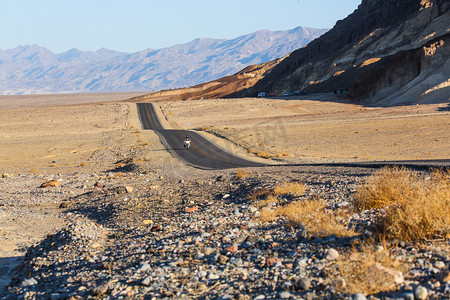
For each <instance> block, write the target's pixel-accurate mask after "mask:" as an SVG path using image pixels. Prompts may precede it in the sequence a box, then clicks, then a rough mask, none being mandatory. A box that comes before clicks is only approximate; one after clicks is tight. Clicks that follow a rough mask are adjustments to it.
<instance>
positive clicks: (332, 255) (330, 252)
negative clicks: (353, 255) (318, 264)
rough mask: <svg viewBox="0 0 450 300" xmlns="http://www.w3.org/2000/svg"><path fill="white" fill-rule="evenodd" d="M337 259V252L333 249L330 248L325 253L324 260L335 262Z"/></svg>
mask: <svg viewBox="0 0 450 300" xmlns="http://www.w3.org/2000/svg"><path fill="white" fill-rule="evenodd" d="M338 257H339V252H337V251H336V249H334V248H330V249H328V250H327V251H325V259H326V260H335V259H337V258H338Z"/></svg>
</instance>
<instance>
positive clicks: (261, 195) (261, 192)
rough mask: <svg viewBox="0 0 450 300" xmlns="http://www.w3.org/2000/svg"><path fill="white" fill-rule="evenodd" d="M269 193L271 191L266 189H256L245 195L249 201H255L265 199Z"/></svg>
mask: <svg viewBox="0 0 450 300" xmlns="http://www.w3.org/2000/svg"><path fill="white" fill-rule="evenodd" d="M270 194H271V192H270V191H269V190H268V189H265V188H263V189H257V190H253V191H252V192H251V193H250V194H248V195H247V196H246V198H247V200H250V201H257V200H263V199H267V197H268V196H269V195H270Z"/></svg>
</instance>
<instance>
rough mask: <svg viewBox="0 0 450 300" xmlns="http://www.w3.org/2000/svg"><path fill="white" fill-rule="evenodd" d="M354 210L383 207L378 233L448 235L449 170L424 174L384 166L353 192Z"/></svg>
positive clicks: (417, 236)
mask: <svg viewBox="0 0 450 300" xmlns="http://www.w3.org/2000/svg"><path fill="white" fill-rule="evenodd" d="M354 205H355V207H356V208H357V209H360V210H364V209H382V211H381V212H380V214H379V218H378V220H377V222H376V230H377V234H379V235H380V236H383V237H384V238H387V239H398V240H404V241H417V240H424V239H435V238H444V239H446V238H449V237H450V173H449V170H448V169H447V170H441V169H436V170H434V171H433V172H432V173H431V174H430V175H429V176H427V177H424V176H423V175H422V174H419V173H418V172H416V171H412V170H409V169H406V168H399V167H391V168H384V169H382V170H380V171H379V172H377V173H376V174H374V175H372V176H371V177H370V178H369V179H368V180H367V182H366V184H365V185H363V186H362V187H360V188H359V189H358V191H357V192H356V197H355V201H354Z"/></svg>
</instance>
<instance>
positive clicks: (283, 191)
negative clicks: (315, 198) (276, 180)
mask: <svg viewBox="0 0 450 300" xmlns="http://www.w3.org/2000/svg"><path fill="white" fill-rule="evenodd" d="M304 192H305V185H304V184H303V183H298V182H285V183H282V184H281V185H277V186H275V188H274V189H273V193H274V195H275V196H279V195H287V194H291V195H294V196H296V197H299V196H301V195H303V193H304Z"/></svg>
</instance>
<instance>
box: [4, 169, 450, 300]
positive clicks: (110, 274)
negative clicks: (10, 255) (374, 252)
mask: <svg viewBox="0 0 450 300" xmlns="http://www.w3.org/2000/svg"><path fill="white" fill-rule="evenodd" d="M119 171H120V172H119ZM235 172H236V171H235V170H225V171H202V170H195V169H187V170H183V171H179V172H177V171H176V170H174V169H171V170H169V169H164V168H150V167H148V166H146V167H144V166H143V165H142V164H140V165H139V164H130V165H127V166H125V167H122V168H121V169H120V170H118V171H117V172H102V173H76V174H52V175H45V176H44V175H38V174H10V175H9V176H4V178H0V215H1V216H2V221H1V223H0V225H1V226H2V227H1V228H7V225H8V224H9V225H11V224H13V223H14V222H15V221H14V219H15V218H16V217H18V216H22V218H24V219H22V220H34V219H36V220H37V219H39V218H41V220H43V221H42V222H41V223H38V224H43V225H45V224H46V225H47V226H50V225H52V223H53V222H54V221H55V220H60V221H61V222H62V223H61V225H55V224H53V225H54V226H53V227H52V226H50V227H49V228H46V231H47V232H49V231H51V229H52V228H53V233H52V234H48V235H45V234H43V235H42V237H41V239H39V240H37V241H35V240H29V241H28V243H31V242H32V243H34V244H33V245H32V246H30V247H26V248H24V250H26V254H25V256H24V258H23V259H22V260H21V261H20V265H18V266H17V268H15V269H14V270H12V271H10V270H9V269H8V270H3V271H2V272H3V275H7V276H9V277H10V278H11V279H12V280H11V282H10V283H9V285H8V286H7V287H6V288H5V289H4V290H3V292H2V293H0V299H86V298H87V299H89V298H90V299H159V298H174V299H184V298H187V299H190V298H199V299H317V298H324V299H336V298H340V299H342V298H351V299H366V298H367V299H427V298H432V299H449V297H450V276H449V262H450V254H449V251H450V245H449V241H448V240H443V241H423V242H421V243H415V244H412V243H404V242H399V243H395V244H394V245H393V246H391V247H390V249H386V250H387V251H388V252H389V253H392V255H393V256H395V257H396V258H397V259H398V260H400V261H403V262H404V263H405V264H407V265H408V266H409V268H408V270H407V271H406V272H404V273H401V272H400V273H395V276H392V278H390V277H389V276H385V280H386V281H389V280H391V281H392V282H391V289H390V291H387V292H381V293H376V294H374V295H370V296H369V295H364V294H363V293H355V294H349V293H344V292H343V291H342V289H341V288H339V286H340V285H342V283H341V284H340V283H339V278H336V277H334V276H333V272H334V271H335V270H336V266H337V265H338V262H339V261H340V257H343V256H344V254H345V253H348V252H349V251H351V250H352V248H353V247H354V245H356V244H358V243H361V241H363V240H364V239H366V238H370V236H371V231H370V224H371V222H372V221H373V218H374V212H372V211H365V212H361V213H352V214H350V215H349V216H348V217H347V218H346V219H343V220H342V223H343V224H347V225H348V226H350V227H352V228H355V229H356V230H357V232H358V235H356V236H354V237H335V236H328V237H325V238H319V237H317V236H314V235H311V234H309V233H308V232H307V230H306V229H305V227H304V226H302V225H298V226H294V227H292V226H290V225H288V223H287V221H286V220H285V219H283V218H279V219H277V220H275V221H272V222H267V223H262V222H260V218H259V214H260V210H259V208H258V201H257V200H254V201H251V200H248V199H247V198H246V196H247V195H248V194H249V193H250V192H251V191H254V190H256V189H259V188H268V189H270V188H272V187H273V186H275V185H276V184H279V183H281V182H291V181H300V182H303V183H305V185H306V192H305V194H304V195H303V196H300V197H295V196H293V195H286V196H283V197H282V200H281V201H282V202H284V203H288V202H291V201H296V200H303V199H313V198H322V199H324V201H326V205H327V207H328V209H329V210H330V211H333V210H337V209H340V208H343V207H348V206H349V205H350V203H351V200H352V197H353V194H354V192H355V190H356V188H357V187H358V186H359V185H360V184H362V182H363V181H364V179H365V178H366V177H367V176H368V175H370V174H371V173H373V172H374V169H370V168H347V167H324V166H323V167H301V166H295V167H294V166H292V167H278V166H274V167H265V168H257V169H250V172H251V174H250V175H249V176H248V177H245V178H240V179H238V178H236V177H235ZM49 179H53V180H56V181H57V184H54V185H57V186H53V187H52V186H49V187H39V186H40V185H41V184H42V183H44V182H45V181H47V180H49ZM36 203H41V206H39V205H36ZM8 218H9V219H8ZM7 219H8V220H9V221H8V220H7ZM63 220H64V221H63ZM8 222H10V223H8ZM29 225H30V224H28V225H27V224H25V225H24V226H25V227H27V226H29ZM23 230H25V231H26V230H31V229H30V228H25V229H23ZM19 231H20V230H17V231H14V232H15V234H19ZM14 232H13V231H9V232H8V234H9V238H11V234H13V233H14ZM42 232H45V230H43V231H42ZM4 233H5V235H6V233H7V232H6V231H5V232H4ZM5 239H6V237H5ZM25 244H26V243H25ZM377 249H378V250H380V249H382V246H380V245H378V247H377ZM380 251H381V250H380ZM386 272H388V273H389V272H390V271H389V270H387V271H386ZM391 273H392V272H391ZM391 273H389V274H391Z"/></svg>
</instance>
